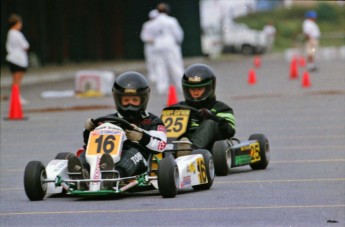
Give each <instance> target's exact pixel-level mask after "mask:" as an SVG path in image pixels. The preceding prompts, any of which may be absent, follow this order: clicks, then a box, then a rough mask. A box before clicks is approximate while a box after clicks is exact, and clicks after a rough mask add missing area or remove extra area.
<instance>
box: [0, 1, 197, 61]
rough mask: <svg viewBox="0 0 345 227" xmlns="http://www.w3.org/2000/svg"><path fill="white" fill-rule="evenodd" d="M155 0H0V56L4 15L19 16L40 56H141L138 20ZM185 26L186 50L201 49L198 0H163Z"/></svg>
mask: <svg viewBox="0 0 345 227" xmlns="http://www.w3.org/2000/svg"><path fill="white" fill-rule="evenodd" d="M159 2H160V1H158V0H140V1H138V0H126V1H124V0H59V1H56V0H30V1H28V0H2V1H1V62H2V63H4V62H5V60H4V59H5V55H6V50H5V41H6V33H7V30H8V25H7V18H8V17H9V15H10V14H12V13H17V14H19V15H21V16H22V17H23V22H24V26H23V30H22V32H23V33H24V35H25V37H26V38H27V39H28V41H29V43H30V45H31V47H30V52H32V53H35V54H36V55H37V56H38V58H39V60H40V62H42V63H43V64H45V63H64V62H68V61H74V62H81V61H93V60H95V61H97V60H110V59H142V58H143V43H142V42H141V40H140V31H141V27H142V24H143V23H144V22H145V21H146V20H147V19H148V18H147V14H148V12H149V11H150V10H151V9H153V8H154V7H155V6H156V5H157V3H159ZM165 2H167V3H168V4H170V6H171V15H172V16H174V17H176V18H177V19H178V20H179V22H180V24H181V26H182V28H183V29H184V32H185V40H184V43H183V46H182V49H183V55H184V56H197V55H200V54H201V44H200V18H199V0H188V1H185V0H170V1H169V0H167V1H165Z"/></svg>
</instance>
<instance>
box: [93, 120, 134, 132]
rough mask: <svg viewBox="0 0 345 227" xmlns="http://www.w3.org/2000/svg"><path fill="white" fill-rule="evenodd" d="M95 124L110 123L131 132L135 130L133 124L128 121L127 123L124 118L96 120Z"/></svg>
mask: <svg viewBox="0 0 345 227" xmlns="http://www.w3.org/2000/svg"><path fill="white" fill-rule="evenodd" d="M93 122H94V123H95V124H96V125H99V123H104V122H109V123H111V124H114V125H117V126H119V127H121V128H122V129H125V130H126V129H129V130H133V129H134V128H133V126H132V125H131V123H129V122H128V121H126V120H125V119H123V118H119V117H100V118H97V119H94V120H93Z"/></svg>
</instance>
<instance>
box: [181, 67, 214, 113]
mask: <svg viewBox="0 0 345 227" xmlns="http://www.w3.org/2000/svg"><path fill="white" fill-rule="evenodd" d="M214 74H215V73H214V71H213V69H212V68H211V67H210V66H208V65H205V64H193V65H191V66H189V67H188V68H187V69H186V70H185V72H184V74H183V77H182V88H183V95H184V98H185V100H186V102H187V104H188V105H190V106H192V107H194V108H197V109H200V108H203V107H206V108H211V107H212V105H213V104H214V102H215V101H216V95H215V90H216V89H215V88H216V76H215V75H214ZM200 87H205V91H204V93H203V94H202V95H201V96H200V97H198V98H193V97H192V96H191V94H190V92H189V89H190V88H200Z"/></svg>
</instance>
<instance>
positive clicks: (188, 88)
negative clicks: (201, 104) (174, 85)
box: [182, 81, 213, 102]
mask: <svg viewBox="0 0 345 227" xmlns="http://www.w3.org/2000/svg"><path fill="white" fill-rule="evenodd" d="M182 86H183V94H184V97H185V99H186V100H189V101H194V102H195V101H203V100H205V99H207V97H209V96H210V95H211V94H212V90H213V89H212V81H208V82H206V83H202V84H189V83H186V82H184V81H183V84H182Z"/></svg>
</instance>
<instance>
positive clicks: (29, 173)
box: [24, 161, 47, 201]
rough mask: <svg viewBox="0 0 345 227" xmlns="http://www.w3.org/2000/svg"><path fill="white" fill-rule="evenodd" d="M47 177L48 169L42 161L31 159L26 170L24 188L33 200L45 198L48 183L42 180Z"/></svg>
mask: <svg viewBox="0 0 345 227" xmlns="http://www.w3.org/2000/svg"><path fill="white" fill-rule="evenodd" d="M45 179H47V173H46V169H45V167H44V165H43V163H42V162H40V161H30V162H29V163H28V164H27V165H26V167H25V171H24V189H25V193H26V195H27V197H28V198H29V199H30V200H31V201H38V200H43V198H44V196H45V195H46V192H47V184H46V183H43V182H42V180H45Z"/></svg>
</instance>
